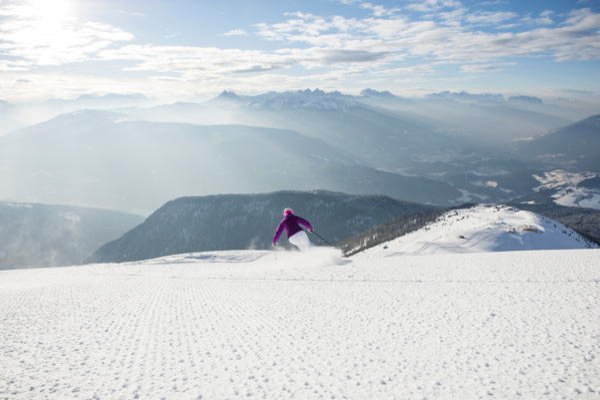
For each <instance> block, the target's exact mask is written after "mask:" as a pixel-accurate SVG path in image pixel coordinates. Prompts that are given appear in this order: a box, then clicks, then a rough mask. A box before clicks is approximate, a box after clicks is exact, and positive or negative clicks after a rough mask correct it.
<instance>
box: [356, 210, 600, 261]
mask: <svg viewBox="0 0 600 400" xmlns="http://www.w3.org/2000/svg"><path fill="white" fill-rule="evenodd" d="M595 247H597V246H596V245H595V244H594V243H592V242H590V241H589V240H587V239H586V238H584V237H583V236H581V235H580V234H578V233H577V232H575V231H574V230H572V229H571V228H568V227H566V226H565V225H563V224H561V223H559V222H557V221H554V220H552V219H550V218H546V217H542V216H540V215H538V214H535V213H532V212H530V211H523V210H518V209H516V208H512V207H508V206H502V205H478V206H475V207H472V208H468V209H460V210H453V211H449V212H447V213H445V214H443V215H442V216H441V217H440V218H438V219H437V220H436V221H435V222H434V223H432V224H429V225H427V226H425V227H424V228H421V229H419V230H417V231H415V232H411V233H409V234H407V235H404V236H401V237H399V238H397V239H394V240H392V241H389V242H386V243H383V244H380V245H378V246H376V247H373V248H371V249H368V250H366V251H365V252H363V255H369V256H373V255H377V256H381V255H384V256H388V255H402V254H438V253H477V252H490V251H517V250H558V249H584V248H595Z"/></svg>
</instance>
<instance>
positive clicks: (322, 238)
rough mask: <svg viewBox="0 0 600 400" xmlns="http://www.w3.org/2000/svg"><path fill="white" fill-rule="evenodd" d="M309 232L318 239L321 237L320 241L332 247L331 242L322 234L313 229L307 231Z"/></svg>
mask: <svg viewBox="0 0 600 400" xmlns="http://www.w3.org/2000/svg"><path fill="white" fill-rule="evenodd" d="M309 232H310V233H312V234H313V235H315V236H316V237H318V238H319V239H321V240H322V241H324V242H325V244H327V245H329V246H331V247H334V246H333V245H332V244H331V243H329V242H328V241H327V239H325V238H324V237H323V236H321V235H319V234H318V233H317V232H315V231H309Z"/></svg>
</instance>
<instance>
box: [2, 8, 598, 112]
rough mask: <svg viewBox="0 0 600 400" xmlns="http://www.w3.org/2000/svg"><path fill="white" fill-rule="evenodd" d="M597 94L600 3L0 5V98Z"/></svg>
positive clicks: (16, 99)
mask: <svg viewBox="0 0 600 400" xmlns="http://www.w3.org/2000/svg"><path fill="white" fill-rule="evenodd" d="M366 87H370V88H375V89H378V90H390V91H392V92H394V93H396V94H399V95H420V94H424V93H429V92H437V91H443V90H451V91H459V90H466V91H469V92H477V93H481V92H495V93H504V94H509V95H510V94H528V95H536V96H542V97H543V96H573V95H588V94H590V95H597V94H598V92H600V0H571V1H559V0H549V1H529V0H512V1H502V0H491V1H468V0H421V1H414V0H395V1H394V0H388V1H376V0H373V1H362V0H305V1H290V0H264V1H261V0H256V1H247V0H245V1H244V0H229V1H206V0H196V1H192V0H127V1H116V0H0V99H3V100H7V101H11V102H19V101H29V100H44V99H51V98H74V97H77V96H79V95H81V94H104V93H143V94H145V95H147V96H149V97H152V98H155V99H163V100H194V99H203V98H208V97H211V96H214V95H215V94H217V93H219V92H220V91H222V90H225V89H227V90H234V91H236V92H238V93H244V94H255V93H261V92H265V91H269V90H277V91H282V90H292V89H303V88H321V89H325V90H334V89H335V90H340V91H343V92H347V93H358V92H360V90H362V89H364V88H366Z"/></svg>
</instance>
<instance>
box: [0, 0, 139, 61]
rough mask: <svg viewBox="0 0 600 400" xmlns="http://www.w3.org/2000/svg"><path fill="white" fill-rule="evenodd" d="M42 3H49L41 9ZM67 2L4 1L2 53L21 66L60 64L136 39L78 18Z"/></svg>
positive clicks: (0, 32)
mask: <svg viewBox="0 0 600 400" xmlns="http://www.w3.org/2000/svg"><path fill="white" fill-rule="evenodd" d="M40 4H47V6H44V7H45V8H41V9H40V8H39V7H40ZM61 4H62V6H61ZM66 4H68V3H61V2H60V1H58V2H48V3H39V2H36V3H34V2H31V1H25V0H23V1H4V2H3V3H2V7H1V8H0V16H2V17H3V18H1V19H0V55H2V56H3V57H5V58H7V59H8V60H9V61H8V63H9V64H10V63H13V65H19V67H20V68H25V67H27V66H29V67H35V66H43V65H61V64H66V63H73V62H81V61H86V60H89V59H92V58H93V57H94V56H95V54H96V53H97V52H98V51H99V50H101V49H104V48H106V47H109V46H110V45H112V44H115V43H119V42H126V41H130V40H133V38H134V36H133V35H132V34H131V33H129V32H126V31H123V30H121V29H119V28H117V27H114V26H112V25H109V24H104V23H98V22H81V21H79V20H77V19H76V18H75V17H73V16H71V15H70V14H69V9H68V8H67V6H66ZM52 7H56V9H53V8H52ZM13 60H14V61H13Z"/></svg>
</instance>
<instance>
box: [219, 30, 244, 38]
mask: <svg viewBox="0 0 600 400" xmlns="http://www.w3.org/2000/svg"><path fill="white" fill-rule="evenodd" d="M223 36H248V32H246V31H245V30H243V29H232V30H230V31H227V32H225V33H224V34H223Z"/></svg>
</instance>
